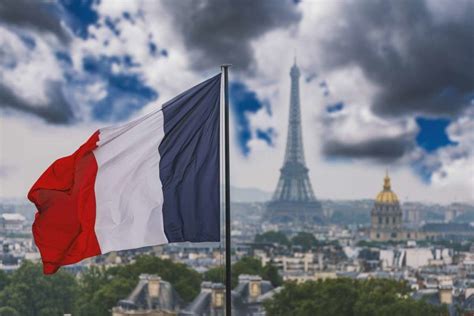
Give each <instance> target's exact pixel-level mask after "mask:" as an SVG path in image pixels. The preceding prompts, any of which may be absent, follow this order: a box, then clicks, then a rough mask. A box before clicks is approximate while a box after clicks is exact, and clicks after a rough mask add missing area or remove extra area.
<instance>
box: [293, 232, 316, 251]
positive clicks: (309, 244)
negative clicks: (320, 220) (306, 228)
mask: <svg viewBox="0 0 474 316" xmlns="http://www.w3.org/2000/svg"><path fill="white" fill-rule="evenodd" d="M291 244H292V245H293V246H300V247H301V248H302V249H303V251H308V250H311V249H312V248H313V247H315V246H317V245H318V240H317V239H316V238H315V237H314V235H313V234H311V233H307V232H300V233H298V234H297V235H296V236H294V237H293V238H292V239H291Z"/></svg>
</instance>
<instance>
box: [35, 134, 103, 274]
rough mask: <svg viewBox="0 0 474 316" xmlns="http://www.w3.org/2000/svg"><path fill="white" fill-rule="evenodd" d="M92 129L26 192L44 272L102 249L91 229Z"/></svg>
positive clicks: (96, 137)
mask: <svg viewBox="0 0 474 316" xmlns="http://www.w3.org/2000/svg"><path fill="white" fill-rule="evenodd" d="M98 140H99V131H97V132H95V133H94V134H93V135H92V136H91V137H90V138H89V140H88V141H87V142H86V143H84V144H83V145H82V146H81V147H80V148H79V149H78V150H77V151H76V152H75V153H74V154H72V155H70V156H67V157H63V158H60V159H58V160H56V161H55V162H54V163H53V164H52V165H51V166H50V167H49V168H48V169H47V170H46V171H45V172H44V173H43V174H42V175H41V177H40V178H39V179H38V181H36V183H35V184H34V185H33V187H32V188H31V190H30V192H29V193H28V199H29V200H30V201H31V202H33V203H34V204H35V205H36V207H37V209H38V212H37V213H36V218H35V221H34V223H33V236H34V239H35V243H36V245H37V246H38V248H39V251H40V253H41V258H42V260H43V271H44V273H45V274H52V273H55V272H56V271H57V270H58V269H59V267H60V266H63V265H67V264H72V263H76V262H78V261H81V260H82V259H84V258H88V257H92V256H96V255H99V254H100V253H101V251H100V247H99V243H98V241H97V237H96V234H95V231H94V225H95V217H96V202H95V193H94V184H95V178H96V175H97V162H96V159H95V157H94V153H93V152H92V151H93V150H94V149H95V148H96V147H97V142H98Z"/></svg>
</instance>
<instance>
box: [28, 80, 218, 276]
mask: <svg viewBox="0 0 474 316" xmlns="http://www.w3.org/2000/svg"><path fill="white" fill-rule="evenodd" d="M220 94H221V75H217V76H215V77H213V78H211V79H208V80H207V81H205V82H203V83H201V84H199V85H197V86H195V87H193V88H191V89H190V90H188V91H186V92H184V93H182V94H181V95H179V96H177V97H176V98H174V99H173V100H171V101H169V102H168V103H166V104H164V105H163V106H162V108H161V109H159V110H157V111H155V112H153V113H150V114H148V115H146V116H144V117H142V118H139V119H137V120H135V121H133V122H130V123H127V124H124V125H120V126H112V127H107V128H103V129H100V130H98V131H97V132H95V133H94V134H93V135H92V136H91V137H90V138H89V140H87V141H86V142H85V143H84V144H83V145H82V146H81V147H80V148H79V149H78V150H77V151H76V152H75V153H73V154H72V155H70V156H67V157H64V158H60V159H58V160H56V161H55V162H54V163H53V164H52V165H51V166H50V167H49V168H48V169H47V170H46V171H45V172H44V173H43V175H41V177H40V178H39V179H38V180H37V181H36V183H35V184H34V185H33V187H32V188H31V190H30V192H29V193H28V199H29V200H30V201H32V202H33V203H34V204H35V205H36V207H37V209H38V212H37V213H36V218H35V221H34V224H33V236H34V239H35V243H36V245H37V246H38V248H39V251H40V253H41V257H42V261H43V270H44V273H46V274H51V273H54V272H56V271H57V270H58V269H59V267H61V266H63V265H67V264H72V263H75V262H78V261H80V260H82V259H84V258H88V257H91V256H96V255H99V254H102V253H107V252H109V251H115V250H124V249H133V248H139V247H145V246H151V245H159V244H166V243H171V242H183V241H191V242H203V241H219V240H220V225H219V224H220V211H219V206H220V199H219V196H220V192H219V188H220V186H219V179H220V169H219V157H220V148H219V140H220V138H219V137H220V135H219V124H220V105H219V104H220V99H221V96H220ZM65 137H67V136H65Z"/></svg>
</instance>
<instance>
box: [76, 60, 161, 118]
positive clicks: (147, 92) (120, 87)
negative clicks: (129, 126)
mask: <svg viewBox="0 0 474 316" xmlns="http://www.w3.org/2000/svg"><path fill="white" fill-rule="evenodd" d="M126 57H127V56H125V57H119V56H112V57H107V56H101V57H99V58H97V57H94V56H88V57H87V58H85V59H84V60H83V67H84V70H85V71H86V72H88V73H89V74H91V75H95V76H98V77H100V79H101V80H104V81H106V82H107V95H106V97H105V98H103V99H102V100H100V101H99V102H97V103H95V104H93V105H92V114H93V117H94V119H97V120H100V121H109V122H113V121H122V120H125V119H127V118H129V117H130V116H131V115H132V114H133V113H135V112H136V111H138V110H140V109H141V108H143V107H144V106H145V105H146V104H148V103H149V102H151V101H153V100H155V99H157V98H158V93H157V92H156V91H155V90H153V89H152V88H151V87H148V86H147V85H145V83H144V82H143V81H142V79H141V77H140V76H139V74H136V73H113V72H112V65H113V64H115V63H117V64H122V65H125V66H128V65H129V63H130V61H127V58H126Z"/></svg>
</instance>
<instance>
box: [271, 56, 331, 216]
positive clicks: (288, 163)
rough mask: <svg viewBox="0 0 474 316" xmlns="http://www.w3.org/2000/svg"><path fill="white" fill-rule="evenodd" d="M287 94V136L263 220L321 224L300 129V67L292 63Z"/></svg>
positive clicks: (320, 211)
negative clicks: (284, 149) (278, 173)
mask: <svg viewBox="0 0 474 316" xmlns="http://www.w3.org/2000/svg"><path fill="white" fill-rule="evenodd" d="M290 77H291V96H290V114H289V119H288V136H287V140H286V151H285V159H284V162H283V167H282V168H281V169H280V179H279V180H278V184H277V187H276V190H275V193H274V194H273V197H272V199H271V201H270V202H268V203H267V205H266V213H265V216H264V221H265V222H270V223H277V224H278V223H281V224H309V225H311V224H322V223H323V222H324V216H323V213H322V208H321V203H320V202H319V201H318V200H317V199H316V197H315V195H314V193H313V188H312V186H311V181H310V180H309V176H308V172H309V169H308V168H307V167H306V162H305V159H304V150H303V135H302V130H301V106H300V93H299V78H300V70H299V68H298V66H297V65H296V62H295V64H294V65H293V67H291V70H290Z"/></svg>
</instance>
